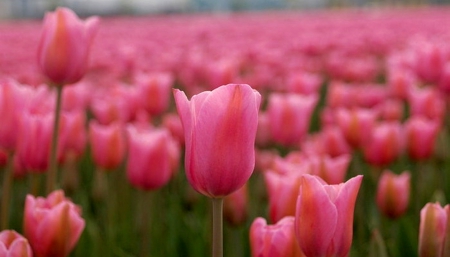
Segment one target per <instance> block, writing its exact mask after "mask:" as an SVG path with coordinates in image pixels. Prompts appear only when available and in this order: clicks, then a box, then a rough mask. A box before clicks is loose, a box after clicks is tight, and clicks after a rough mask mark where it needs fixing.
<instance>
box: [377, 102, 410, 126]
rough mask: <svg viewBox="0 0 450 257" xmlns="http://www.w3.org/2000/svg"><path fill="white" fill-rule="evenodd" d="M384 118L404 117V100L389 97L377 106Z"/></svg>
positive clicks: (398, 119) (397, 119)
mask: <svg viewBox="0 0 450 257" xmlns="http://www.w3.org/2000/svg"><path fill="white" fill-rule="evenodd" d="M375 108H376V109H377V110H378V112H379V114H380V118H381V119H382V120H387V121H400V120H401V119H402V118H403V113H404V110H403V109H404V108H403V102H401V101H400V100H397V99H387V100H385V101H384V102H382V103H380V104H378V105H377V106H376V107H375Z"/></svg>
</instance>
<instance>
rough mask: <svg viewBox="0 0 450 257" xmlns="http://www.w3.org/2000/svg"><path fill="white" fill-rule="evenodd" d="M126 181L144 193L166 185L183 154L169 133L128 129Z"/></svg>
mask: <svg viewBox="0 0 450 257" xmlns="http://www.w3.org/2000/svg"><path fill="white" fill-rule="evenodd" d="M128 148H129V152H128V162H127V168H126V169H127V177H128V180H129V181H130V183H131V184H132V185H134V186H135V187H137V188H140V189H143V190H156V189H158V188H160V187H162V186H164V185H166V184H167V183H168V182H169V180H170V179H171V178H172V177H173V175H174V173H175V171H176V170H177V168H178V162H179V157H180V153H179V152H180V150H179V147H178V144H177V143H176V141H175V140H174V139H173V138H172V137H171V136H170V133H169V131H168V130H165V129H153V130H139V129H137V128H135V127H129V128H128Z"/></svg>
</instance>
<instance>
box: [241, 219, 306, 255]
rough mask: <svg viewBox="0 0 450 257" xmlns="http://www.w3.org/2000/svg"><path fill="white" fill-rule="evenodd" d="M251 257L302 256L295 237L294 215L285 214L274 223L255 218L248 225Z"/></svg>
mask: <svg viewBox="0 0 450 257" xmlns="http://www.w3.org/2000/svg"><path fill="white" fill-rule="evenodd" d="M250 247H251V252H252V257H303V256H306V255H304V254H303V253H302V251H301V250H300V248H299V246H298V244H297V241H296V239H295V231H294V217H292V216H287V217H284V218H283V219H281V220H280V221H278V222H277V223H276V224H274V225H267V222H266V220H265V219H264V218H256V219H255V220H254V221H253V223H252V225H251V227H250Z"/></svg>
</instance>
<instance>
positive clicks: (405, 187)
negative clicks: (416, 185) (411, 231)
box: [376, 170, 411, 219]
mask: <svg viewBox="0 0 450 257" xmlns="http://www.w3.org/2000/svg"><path fill="white" fill-rule="evenodd" d="M410 180H411V175H410V173H409V172H407V171H405V172H403V173H402V174H401V175H396V174H394V173H392V172H391V171H389V170H385V171H383V173H382V174H381V178H380V180H379V181H378V188H377V196H376V202H377V206H378V208H379V209H380V211H381V212H382V213H383V214H384V215H386V216H388V217H390V218H393V219H395V218H398V217H400V216H401V215H403V213H405V211H406V209H407V208H408V203H409V189H410Z"/></svg>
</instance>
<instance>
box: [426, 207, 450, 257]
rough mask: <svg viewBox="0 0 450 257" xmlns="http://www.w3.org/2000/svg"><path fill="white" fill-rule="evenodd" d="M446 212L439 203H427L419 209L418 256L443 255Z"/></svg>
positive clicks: (432, 256)
mask: <svg viewBox="0 0 450 257" xmlns="http://www.w3.org/2000/svg"><path fill="white" fill-rule="evenodd" d="M446 209H447V210H448V206H446ZM447 213H448V211H446V210H445V209H444V208H442V207H441V205H440V204H439V203H434V204H433V203H427V204H426V205H425V207H423V208H422V210H421V211H420V230H419V257H444V255H442V252H443V249H444V240H445V237H446V230H447Z"/></svg>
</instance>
